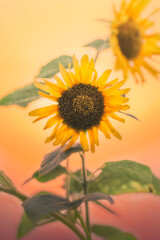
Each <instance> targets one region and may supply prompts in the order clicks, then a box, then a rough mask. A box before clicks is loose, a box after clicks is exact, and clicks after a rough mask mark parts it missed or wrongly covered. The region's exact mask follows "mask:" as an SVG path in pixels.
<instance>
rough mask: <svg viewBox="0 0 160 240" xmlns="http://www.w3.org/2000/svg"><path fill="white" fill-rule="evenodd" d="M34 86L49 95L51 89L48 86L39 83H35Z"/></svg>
mask: <svg viewBox="0 0 160 240" xmlns="http://www.w3.org/2000/svg"><path fill="white" fill-rule="evenodd" d="M34 85H35V86H36V87H37V88H39V89H40V90H42V91H44V92H48V93H49V87H48V86H46V85H45V84H43V83H39V82H35V83H34Z"/></svg>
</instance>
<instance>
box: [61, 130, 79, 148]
mask: <svg viewBox="0 0 160 240" xmlns="http://www.w3.org/2000/svg"><path fill="white" fill-rule="evenodd" d="M78 136H79V133H78V132H75V134H74V135H73V136H72V138H71V140H70V141H69V143H68V145H67V147H66V148H65V149H64V151H67V150H68V149H69V148H71V147H72V146H73V144H74V143H75V142H76V141H77V139H78Z"/></svg>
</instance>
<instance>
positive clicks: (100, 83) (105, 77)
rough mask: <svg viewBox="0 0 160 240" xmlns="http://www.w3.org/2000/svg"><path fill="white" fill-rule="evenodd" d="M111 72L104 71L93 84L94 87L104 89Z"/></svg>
mask: <svg viewBox="0 0 160 240" xmlns="http://www.w3.org/2000/svg"><path fill="white" fill-rule="evenodd" d="M111 72H112V70H110V69H109V70H106V71H105V72H104V73H103V74H102V75H101V76H100V78H99V79H98V80H97V81H96V82H95V86H97V87H102V88H103V87H104V86H105V83H106V82H107V80H108V77H109V75H110V74H111Z"/></svg>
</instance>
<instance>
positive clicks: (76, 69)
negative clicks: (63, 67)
mask: <svg viewBox="0 0 160 240" xmlns="http://www.w3.org/2000/svg"><path fill="white" fill-rule="evenodd" d="M73 67H74V72H75V74H76V76H79V71H80V67H79V63H78V60H77V59H76V58H75V55H74V56H73Z"/></svg>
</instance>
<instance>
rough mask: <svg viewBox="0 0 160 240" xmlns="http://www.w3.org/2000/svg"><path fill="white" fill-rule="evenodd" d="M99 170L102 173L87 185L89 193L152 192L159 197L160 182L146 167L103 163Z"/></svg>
mask: <svg viewBox="0 0 160 240" xmlns="http://www.w3.org/2000/svg"><path fill="white" fill-rule="evenodd" d="M101 170H102V172H101V173H100V174H99V175H98V176H97V177H96V178H95V179H94V180H93V181H92V183H90V184H89V186H88V191H89V192H103V193H106V194H111V195H114V194H121V193H137V192H146V193H147V192H153V193H154V194H157V195H160V180H159V179H158V178H156V177H155V176H154V175H153V174H152V172H151V169H150V168H149V167H148V166H146V165H143V164H140V163H137V162H133V161H128V160H124V161H118V162H108V163H105V164H104V165H103V166H102V167H101ZM158 186H159V187H158Z"/></svg>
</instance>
